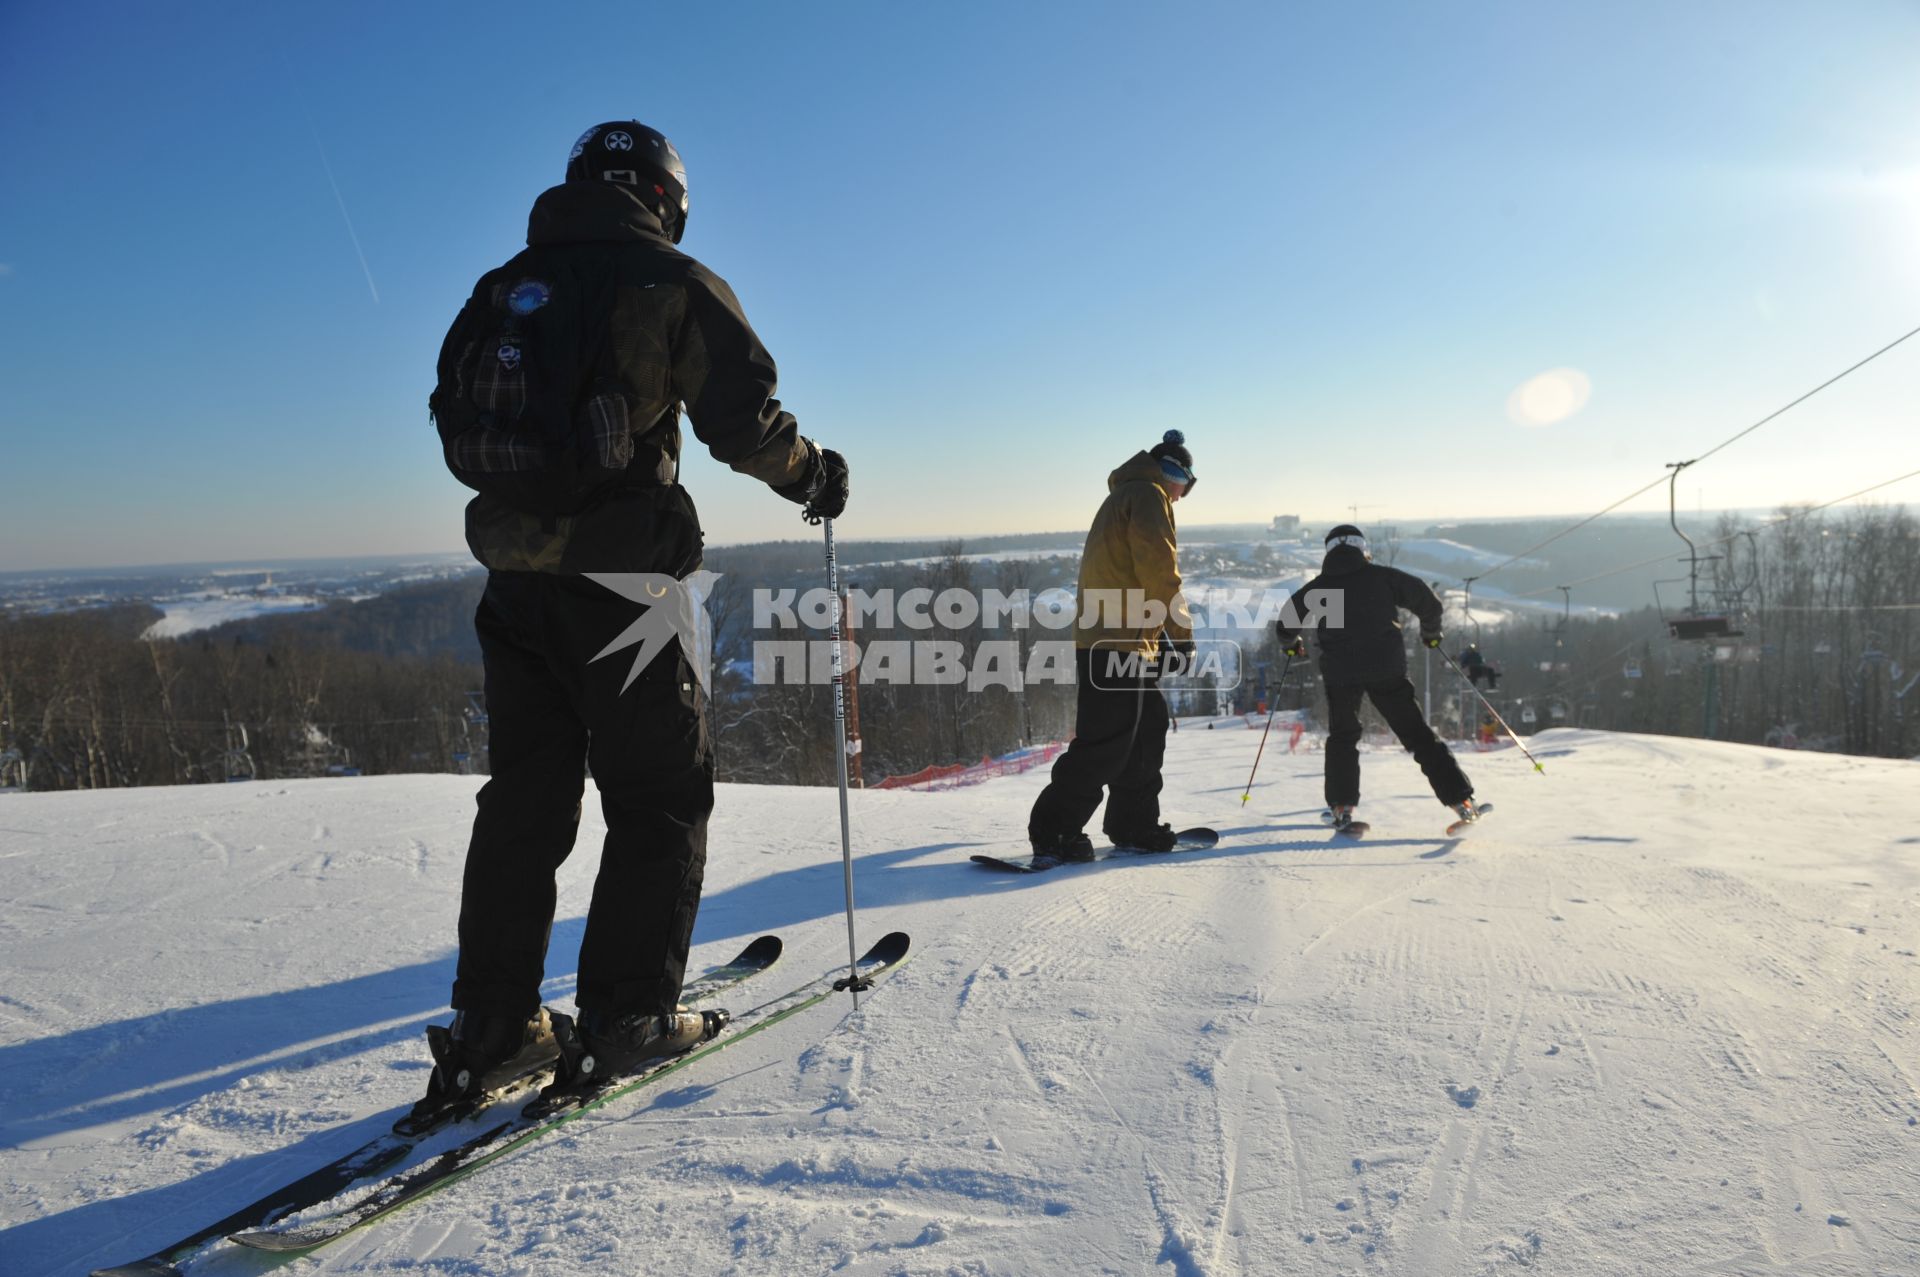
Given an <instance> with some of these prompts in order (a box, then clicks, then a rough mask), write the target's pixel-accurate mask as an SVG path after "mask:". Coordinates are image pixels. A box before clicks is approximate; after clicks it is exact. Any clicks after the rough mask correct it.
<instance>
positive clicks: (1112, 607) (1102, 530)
mask: <svg viewBox="0 0 1920 1277" xmlns="http://www.w3.org/2000/svg"><path fill="white" fill-rule="evenodd" d="M1166 484H1167V478H1166V475H1164V474H1163V473H1162V472H1161V470H1160V463H1159V462H1158V461H1156V460H1154V458H1153V457H1151V456H1149V455H1148V454H1147V453H1145V452H1139V453H1135V454H1134V456H1133V458H1132V459H1131V460H1129V461H1128V462H1127V463H1126V464H1125V465H1123V466H1121V467H1120V468H1119V469H1118V470H1115V471H1114V472H1113V473H1112V474H1110V475H1108V476H1107V499H1106V500H1105V501H1104V502H1102V503H1101V505H1100V513H1098V514H1096V515H1094V516H1093V526H1092V527H1091V528H1089V529H1088V530H1087V548H1086V550H1085V551H1084V552H1082V554H1081V556H1080V618H1079V624H1078V625H1077V626H1076V627H1075V630H1074V644H1075V646H1077V647H1081V648H1090V647H1093V646H1094V645H1095V644H1096V643H1101V644H1103V647H1102V649H1101V650H1103V651H1107V650H1116V649H1117V650H1121V651H1129V650H1130V651H1136V652H1141V653H1143V654H1145V655H1147V656H1153V655H1156V654H1157V653H1158V651H1159V648H1160V631H1161V630H1163V629H1164V630H1165V631H1166V632H1167V633H1168V634H1169V635H1171V636H1173V637H1174V638H1182V639H1184V638H1191V637H1192V636H1193V622H1192V618H1191V617H1190V616H1189V615H1188V612H1187V603H1186V600H1185V599H1184V598H1182V597H1181V594H1180V554H1179V549H1178V547H1177V545H1176V544H1175V540H1174V526H1173V502H1172V501H1170V500H1169V499H1168V498H1167V488H1166Z"/></svg>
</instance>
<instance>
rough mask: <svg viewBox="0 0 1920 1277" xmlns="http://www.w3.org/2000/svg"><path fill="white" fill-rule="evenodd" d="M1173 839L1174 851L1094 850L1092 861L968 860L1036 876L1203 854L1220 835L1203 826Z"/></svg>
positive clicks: (985, 857)
mask: <svg viewBox="0 0 1920 1277" xmlns="http://www.w3.org/2000/svg"><path fill="white" fill-rule="evenodd" d="M1174 836H1175V837H1176V838H1177V839H1179V841H1178V842H1177V843H1176V844H1175V845H1174V848H1173V851H1148V850H1146V849H1145V848H1143V847H1096V848H1094V850H1093V859H1092V860H1061V859H1059V858H1058V857H1055V856H988V855H973V856H969V857H968V859H969V860H971V861H973V863H974V864H976V865H984V866H986V867H987V868H988V869H998V870H1000V871H1002V872H1004V873H1019V874H1037V873H1045V872H1046V871H1047V870H1049V869H1058V868H1059V867H1060V866H1062V865H1087V864H1099V863H1100V862H1101V861H1103V860H1122V859H1128V858H1131V857H1134V856H1170V855H1173V854H1174V852H1181V851H1203V850H1205V849H1206V848H1208V847H1212V846H1215V845H1217V844H1218V843H1219V841H1220V835H1219V833H1218V832H1217V831H1215V830H1212V829H1208V828H1207V827H1206V826H1204V825H1196V826H1194V827H1193V828H1192V829H1182V830H1181V831H1180V832H1179V833H1178V834H1176V835H1174Z"/></svg>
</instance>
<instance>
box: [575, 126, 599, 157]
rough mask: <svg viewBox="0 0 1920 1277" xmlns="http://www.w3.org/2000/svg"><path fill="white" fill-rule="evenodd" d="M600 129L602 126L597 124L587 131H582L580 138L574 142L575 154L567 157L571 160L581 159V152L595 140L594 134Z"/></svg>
mask: <svg viewBox="0 0 1920 1277" xmlns="http://www.w3.org/2000/svg"><path fill="white" fill-rule="evenodd" d="M599 131H600V126H599V125H598V124H596V125H594V126H593V127H592V128H590V129H588V130H587V131H586V132H585V133H582V134H581V135H580V140H579V141H578V142H575V143H574V144H573V154H571V155H569V156H567V158H568V159H569V160H577V159H579V158H580V153H581V152H582V151H585V150H586V149H587V143H589V142H591V141H593V135H594V134H596V133H598V132H599Z"/></svg>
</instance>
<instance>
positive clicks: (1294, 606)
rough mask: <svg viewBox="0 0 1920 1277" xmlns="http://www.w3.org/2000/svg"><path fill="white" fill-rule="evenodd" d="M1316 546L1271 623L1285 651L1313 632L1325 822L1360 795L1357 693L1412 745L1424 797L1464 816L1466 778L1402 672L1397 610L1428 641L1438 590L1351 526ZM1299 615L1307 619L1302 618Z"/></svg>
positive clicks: (1469, 790)
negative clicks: (1385, 560) (1312, 571)
mask: <svg viewBox="0 0 1920 1277" xmlns="http://www.w3.org/2000/svg"><path fill="white" fill-rule="evenodd" d="M1326 546H1327V556H1326V558H1325V560H1324V561H1322V563H1321V565H1320V574H1319V575H1318V576H1316V577H1314V578H1313V579H1312V580H1311V581H1308V582H1307V583H1306V584H1305V585H1303V586H1301V587H1300V588H1299V589H1298V590H1295V591H1294V592H1293V595H1292V596H1291V597H1290V598H1289V599H1288V600H1287V602H1286V605H1285V606H1284V607H1283V608H1282V609H1281V613H1280V620H1279V621H1278V622H1277V623H1276V626H1275V628H1276V630H1277V631H1278V633H1279V636H1280V643H1281V650H1282V651H1283V652H1285V653H1286V654H1287V655H1288V656H1291V657H1295V658H1300V657H1304V656H1305V655H1306V654H1307V642H1306V638H1305V636H1304V634H1303V629H1311V630H1312V631H1313V632H1314V636H1315V644H1316V646H1317V647H1318V648H1319V649H1320V651H1319V666H1320V680H1321V682H1323V683H1324V684H1326V691H1327V749H1326V754H1327V761H1326V799H1327V807H1328V808H1329V809H1330V810H1331V811H1332V813H1333V823H1334V826H1335V828H1339V829H1344V828H1346V827H1348V826H1349V825H1351V824H1352V823H1353V809H1354V808H1355V807H1356V806H1358V805H1359V802H1360V702H1361V700H1362V699H1363V698H1364V699H1366V700H1370V701H1372V702H1373V707H1374V708H1375V709H1377V710H1379V711H1380V714H1381V716H1382V717H1383V718H1385V719H1386V720H1387V726H1388V727H1390V728H1392V729H1393V734H1394V735H1395V736H1397V737H1399V739H1400V743H1401V744H1402V745H1405V746H1406V747H1407V748H1408V749H1409V750H1411V751H1412V752H1413V757H1414V761H1415V762H1417V763H1419V764H1420V770H1421V771H1422V772H1424V773H1425V774H1426V777H1427V783H1428V784H1429V785H1431V786H1432V787H1433V793H1434V796H1435V797H1436V798H1438V799H1439V800H1440V801H1441V802H1443V803H1445V804H1446V805H1447V806H1449V807H1451V808H1453V810H1454V811H1455V812H1456V813H1457V814H1458V815H1459V816H1460V818H1461V819H1462V820H1471V819H1473V817H1474V806H1473V785H1472V783H1471V782H1470V781H1468V780H1467V777H1466V774H1465V773H1464V772H1462V771H1461V770H1460V764H1459V763H1458V762H1457V761H1456V760H1455V759H1454V757H1453V751H1452V750H1450V749H1448V748H1447V745H1446V742H1445V741H1443V740H1441V739H1440V738H1439V737H1437V736H1435V735H1434V733H1433V728H1432V727H1430V726H1428V725H1427V720H1426V718H1425V717H1424V716H1423V715H1422V714H1421V713H1420V705H1419V703H1418V701H1416V700H1415V699H1414V691H1413V682H1412V680H1410V679H1409V678H1408V677H1407V651H1406V645H1405V639H1404V637H1403V635H1402V633H1401V629H1400V613H1401V611H1402V610H1405V611H1408V612H1411V613H1413V614H1414V615H1415V616H1416V617H1418V618H1419V621H1420V641H1421V642H1422V643H1424V644H1425V645H1426V646H1428V647H1436V648H1437V647H1439V646H1440V644H1441V641H1442V638H1443V636H1442V634H1441V632H1440V617H1441V613H1442V608H1441V604H1440V599H1439V597H1438V596H1436V595H1435V594H1434V592H1433V591H1432V590H1431V589H1430V588H1428V586H1427V584H1426V582H1424V581H1422V580H1420V579H1419V578H1418V577H1416V576H1413V575H1411V574H1409V573H1406V572H1402V571H1400V570H1399V569H1398V568H1390V567H1387V566H1385V565H1384V564H1379V563H1375V562H1373V556H1372V555H1371V554H1369V553H1368V552H1367V538H1366V534H1365V533H1363V532H1361V530H1360V529H1359V528H1356V527H1354V526H1353V525H1352V524H1351V523H1343V524H1341V525H1340V526H1338V527H1336V528H1334V529H1333V530H1332V531H1331V532H1329V533H1327V539H1326ZM1309 616H1312V617H1314V618H1316V619H1315V620H1314V621H1313V623H1312V624H1311V625H1303V624H1302V623H1303V622H1304V620H1305V619H1306V618H1307V617H1309ZM1336 619H1337V620H1338V622H1339V623H1338V624H1337V625H1336V624H1335V623H1334V622H1335V620H1336Z"/></svg>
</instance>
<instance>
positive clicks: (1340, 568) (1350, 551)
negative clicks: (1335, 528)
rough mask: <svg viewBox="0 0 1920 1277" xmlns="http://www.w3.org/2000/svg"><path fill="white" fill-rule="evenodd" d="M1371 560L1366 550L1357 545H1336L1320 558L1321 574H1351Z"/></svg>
mask: <svg viewBox="0 0 1920 1277" xmlns="http://www.w3.org/2000/svg"><path fill="white" fill-rule="evenodd" d="M1369 562H1371V560H1369V559H1368V558H1367V552H1366V551H1365V550H1362V549H1361V548H1360V547H1359V546H1357V545H1336V546H1334V547H1333V548H1332V549H1331V550H1328V551H1327V557H1326V558H1325V559H1323V560H1321V563H1320V575H1321V576H1352V575H1353V574H1354V573H1355V572H1358V571H1360V569H1362V568H1364V567H1366V566H1367V564H1368V563H1369Z"/></svg>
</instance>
